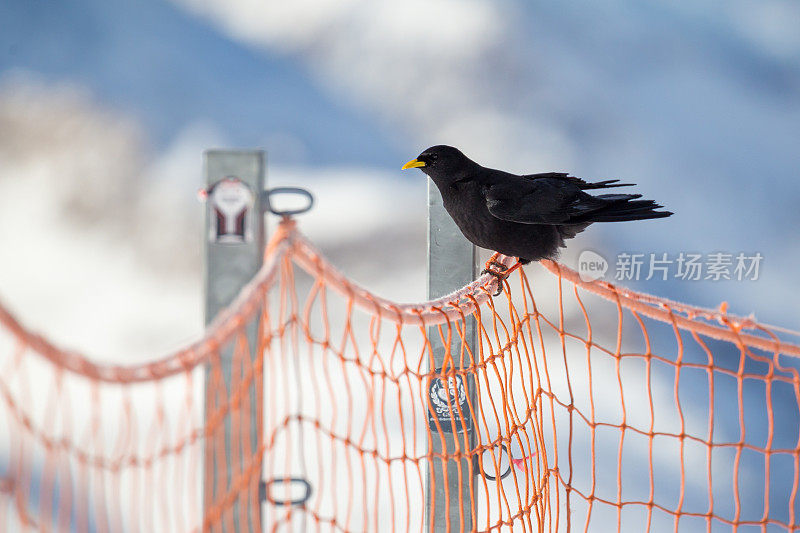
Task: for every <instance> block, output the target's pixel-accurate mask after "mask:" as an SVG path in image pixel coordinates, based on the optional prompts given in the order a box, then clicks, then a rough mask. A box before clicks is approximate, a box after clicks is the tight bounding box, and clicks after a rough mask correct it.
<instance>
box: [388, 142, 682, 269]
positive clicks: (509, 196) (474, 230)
mask: <svg viewBox="0 0 800 533" xmlns="http://www.w3.org/2000/svg"><path fill="white" fill-rule="evenodd" d="M415 167H418V168H419V169H420V170H422V171H423V172H424V173H425V174H427V175H428V176H430V177H431V179H432V180H433V182H434V183H435V184H436V186H437V187H438V188H439V191H440V192H441V194H442V200H443V202H444V207H445V209H447V212H448V213H449V214H450V216H451V217H453V220H455V222H456V224H457V225H458V227H459V229H461V232H462V233H463V234H464V236H465V237H466V238H467V239H469V240H470V241H471V242H472V243H474V244H476V245H478V246H480V247H482V248H488V249H489V250H495V251H497V252H500V253H502V254H504V255H509V256H514V257H518V258H519V260H520V262H521V263H527V262H530V261H538V260H540V259H553V258H555V257H556V256H557V255H558V250H559V248H560V247H563V246H564V240H565V239H570V238H572V237H574V236H575V235H577V234H578V233H580V232H581V231H583V230H584V229H586V227H587V226H589V224H591V223H593V222H620V221H625V220H644V219H649V218H662V217H668V216H670V215H671V214H672V213H670V212H669V211H657V209H659V208H661V206H660V205H658V204H656V203H655V202H654V201H652V200H640V199H639V198H641V195H640V194H599V195H597V196H593V195H591V194H588V193H586V192H584V191H586V190H594V189H610V188H613V187H624V186H629V185H633V184H629V183H619V180H605V181H598V182H594V183H590V182H586V181H584V180H582V179H580V178H576V177H573V176H569V175H568V174H565V173H560V172H546V173H542V174H528V175H521V176H520V175H517V174H511V173H508V172H503V171H502V170H494V169H491V168H485V167H482V166H481V165H479V164H478V163H475V162H474V161H472V160H471V159H469V158H468V157H467V156H465V155H464V154H463V153H461V152H460V151H459V150H458V149H456V148H453V147H452V146H444V145H439V146H433V147H431V148H428V149H427V150H425V151H424V152H422V153H421V154H420V155H419V156H417V158H416V159H414V160H412V161H409V162H408V163H407V164H406V165H405V166H404V167H403V168H404V169H405V168H415Z"/></svg>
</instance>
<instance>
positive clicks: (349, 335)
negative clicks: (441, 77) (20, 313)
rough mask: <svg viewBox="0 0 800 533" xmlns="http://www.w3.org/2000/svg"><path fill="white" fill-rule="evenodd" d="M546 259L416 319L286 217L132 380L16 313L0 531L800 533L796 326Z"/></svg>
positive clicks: (1, 419)
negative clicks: (435, 360)
mask: <svg viewBox="0 0 800 533" xmlns="http://www.w3.org/2000/svg"><path fill="white" fill-rule="evenodd" d="M499 260H500V261H501V264H503V266H505V267H507V268H510V267H511V266H512V265H513V262H514V258H500V259H499ZM541 265H542V267H543V268H542V267H539V266H533V267H532V268H530V269H529V272H528V273H527V274H534V275H533V276H532V278H529V277H528V275H527V274H526V272H523V271H522V269H519V272H518V273H517V275H516V276H514V277H513V278H509V280H507V281H506V283H507V284H508V285H507V286H508V288H509V290H508V291H506V292H505V295H504V296H502V297H499V298H495V297H493V296H492V294H494V292H495V290H496V289H497V287H498V286H499V285H500V282H499V280H498V279H497V278H496V276H493V275H492V274H486V275H484V276H482V277H481V278H479V279H478V280H476V281H475V282H473V283H471V284H470V285H468V286H466V287H463V288H462V289H460V290H458V291H455V292H454V293H452V294H450V295H448V296H446V297H444V298H440V299H437V300H433V301H429V302H423V303H419V304H401V303H396V302H392V301H389V300H387V299H383V298H381V297H379V296H376V295H374V294H372V293H370V292H369V291H367V290H366V289H364V288H362V287H359V286H358V285H356V284H354V283H352V282H351V281H349V280H348V279H347V278H346V277H345V276H344V275H342V274H341V273H339V272H338V271H337V270H336V269H334V268H333V267H332V266H331V265H330V264H329V263H328V262H327V261H326V260H325V258H324V257H323V255H322V254H321V253H320V252H319V251H317V250H316V249H315V248H314V247H313V246H312V245H311V244H310V243H309V242H308V241H307V240H306V239H305V238H304V237H303V236H302V235H301V234H300V233H299V232H298V230H297V229H296V228H295V226H294V222H293V221H291V220H290V219H286V220H284V222H283V223H282V224H281V226H280V227H279V228H278V230H277V232H276V234H275V236H274V238H273V239H272V241H271V243H270V245H269V247H268V251H267V256H266V260H265V264H264V267H263V269H262V270H261V271H260V272H259V274H258V275H257V276H256V277H255V278H254V279H253V281H252V282H251V283H250V284H249V285H248V286H247V287H246V288H245V289H244V290H243V291H242V293H241V294H240V295H239V297H238V298H237V299H236V301H235V302H234V303H233V304H232V306H231V307H230V308H229V309H227V310H226V311H224V312H222V313H221V314H220V315H219V316H218V317H217V319H216V320H215V321H214V322H213V324H212V325H211V327H210V328H209V330H208V331H207V333H206V335H205V336H204V338H203V339H201V340H200V341H198V342H196V343H194V344H192V345H190V346H188V347H186V348H185V349H182V350H179V351H177V352H176V353H174V354H171V355H169V356H167V357H164V358H161V359H159V360H157V361H155V362H153V363H150V364H144V365H138V366H105V365H99V364H96V363H93V362H92V361H91V360H89V359H87V358H85V357H83V356H82V355H80V354H76V353H73V352H68V351H64V350H60V349H58V348H56V347H54V346H53V345H52V344H50V343H49V342H48V341H46V340H45V339H43V338H42V337H39V336H36V335H34V334H32V333H30V332H29V331H28V330H26V329H25V328H23V327H22V326H21V325H20V324H19V323H18V322H17V321H15V320H14V318H13V317H12V316H11V315H10V314H9V313H8V311H6V310H5V309H4V308H2V307H0V427H2V428H5V431H3V432H0V530H3V531H16V530H32V531H53V530H54V531H148V532H149V531H170V532H171V531H201V530H202V531H220V532H221V531H233V530H234V529H235V528H236V527H237V526H238V527H240V528H242V529H245V530H248V528H249V530H258V531H260V530H261V529H262V527H264V526H267V527H268V529H269V530H270V531H273V530H284V531H285V530H287V529H286V528H288V530H305V529H309V530H317V529H321V530H325V531H331V530H333V531H409V530H410V531H427V530H429V529H428V528H429V525H430V524H434V523H436V524H437V526H436V527H438V528H439V529H438V530H442V529H444V530H449V531H461V530H474V531H504V530H514V531H601V532H605V531H611V530H623V531H637V532H639V531H654V532H658V531H664V530H680V531H717V530H720V529H725V530H728V529H734V530H739V531H794V530H796V529H798V527H800V514H798V511H800V508H799V507H800V506H799V505H798V501H797V500H798V488H799V487H800V483H799V481H798V480H799V479H800V453H798V450H799V449H800V444H799V442H800V403H799V400H800V376H799V375H798V370H797V368H798V359H797V357H798V356H800V347H798V346H797V345H795V344H791V343H788V342H786V339H787V337H788V334H787V333H786V332H785V331H782V330H779V329H777V328H771V327H768V326H765V325H763V324H759V323H758V322H756V321H755V320H754V319H752V318H741V317H735V316H732V315H729V314H727V313H725V312H721V311H719V310H708V309H700V308H694V307H690V306H686V305H683V304H679V303H676V302H671V301H668V300H663V299H660V298H656V297H651V296H647V295H643V294H639V293H636V292H633V291H629V290H626V289H624V288H621V287H617V286H615V285H612V284H609V283H604V282H599V281H596V282H589V283H586V282H582V281H581V280H580V279H579V277H578V276H577V274H576V273H574V272H572V271H570V270H568V269H566V268H565V267H563V266H561V265H558V264H555V263H551V262H542V263H541ZM468 323H473V324H474V326H475V330H476V332H477V342H475V343H474V344H470V343H469V342H467V340H468V339H467V335H466V333H465V332H466V331H467V329H468V328H466V327H465V325H466V324H468ZM433 339H436V343H437V344H439V343H440V344H442V345H444V347H445V353H446V354H448V357H447V358H446V361H445V365H444V369H437V368H434V367H433V365H432V363H431V357H430V355H431V350H432V340H433ZM223 358H228V359H229V360H230V361H231V367H232V371H231V372H232V373H231V376H230V379H229V380H227V381H226V380H223V379H222V378H223V370H222V365H221V361H222V359H223ZM459 378H460V379H459ZM437 380H438V381H437ZM434 382H436V383H439V384H440V385H441V386H440V387H439V388H438V389H435V388H434V387H433V385H432V384H433V383H434ZM226 383H229V385H226ZM462 388H464V389H469V390H465V391H464V394H463V395H462ZM203 398H205V399H203ZM248 398H256V399H258V400H259V401H258V402H257V405H262V404H263V405H264V410H263V412H257V413H255V415H256V416H255V417H254V416H253V414H254V413H252V412H250V405H251V402H249V401H247V399H248ZM462 400H463V401H462ZM253 419H255V420H258V421H260V422H258V423H257V424H256V425H257V427H251V423H250V421H251V420H253ZM446 427H449V428H450V430H452V431H455V433H454V435H455V436H456V438H455V439H454V440H453V442H454V443H455V444H454V445H453V446H452V447H445V448H443V449H442V448H437V447H436V446H435V445H434V444H433V443H434V437H437V439H438V440H437V441H443V440H444V439H443V437H444V433H445V431H447V430H446V429H445V428H446ZM253 435H255V438H253V437H252V436H253ZM468 436H469V437H468ZM467 437H468V438H467ZM504 457H507V459H505V458H504ZM509 460H510V461H511V462H513V464H514V467H513V468H508V467H507V461H509ZM504 461H506V462H504ZM447 465H449V466H447ZM431 469H442V472H441V474H443V475H444V477H445V479H447V480H448V481H447V483H445V484H444V486H441V485H440V486H438V488H437V487H432V486H430V484H431V482H430V481H429V479H431V477H430V473H431V472H430V471H431ZM204 472H206V473H209V472H214V475H211V476H204V475H203V473H204ZM433 478H434V479H440V478H441V476H433ZM492 478H500V479H492ZM262 480H263V481H262ZM291 487H294V488H295V489H296V490H299V491H300V494H292V493H285V494H284V493H281V491H282V490H285V491H289V490H290V489H291ZM301 489H302V490H301ZM432 494H439V496H435V497H433V496H431V497H428V495H432ZM259 510H261V512H258V511H259Z"/></svg>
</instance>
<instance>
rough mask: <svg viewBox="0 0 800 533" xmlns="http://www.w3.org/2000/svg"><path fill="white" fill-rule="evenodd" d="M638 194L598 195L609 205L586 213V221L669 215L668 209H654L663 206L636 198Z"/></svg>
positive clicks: (610, 220)
mask: <svg viewBox="0 0 800 533" xmlns="http://www.w3.org/2000/svg"><path fill="white" fill-rule="evenodd" d="M640 197H641V195H640V194H604V195H600V196H598V198H603V199H604V200H606V201H609V202H610V205H608V206H607V207H604V208H602V209H599V210H597V211H594V212H592V213H589V214H587V216H586V219H587V222H588V221H591V222H624V221H626V220H646V219H650V218H664V217H668V216H670V215H671V214H672V213H671V212H669V211H656V210H657V209H661V208H662V207H663V206H662V205H659V204H657V203H655V202H654V201H653V200H637V198H640Z"/></svg>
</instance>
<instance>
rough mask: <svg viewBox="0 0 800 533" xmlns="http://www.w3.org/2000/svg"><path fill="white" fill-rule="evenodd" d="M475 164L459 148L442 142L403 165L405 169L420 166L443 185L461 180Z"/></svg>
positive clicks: (437, 182) (438, 183) (419, 167)
mask: <svg viewBox="0 0 800 533" xmlns="http://www.w3.org/2000/svg"><path fill="white" fill-rule="evenodd" d="M475 166H476V163H475V162H474V161H472V160H471V159H470V158H468V157H467V156H465V155H464V154H463V153H461V150H459V149H458V148H453V147H452V146H446V145H444V144H440V145H437V146H431V147H430V148H428V149H426V150H425V151H423V152H422V153H421V154H419V155H418V156H417V158H416V159H412V160H411V161H409V162H408V163H406V164H405V165H403V170H406V169H409V168H418V169H420V170H421V171H423V172H424V173H425V174H427V175H428V176H430V177H431V178H432V179H433V181H434V182H436V184H437V185H439V186H442V185H447V184H450V183H453V182H455V181H458V180H460V179H461V178H462V177H463V176H464V174H466V173H468V172H469V171H470V170H471V169H472V168H474V167H475Z"/></svg>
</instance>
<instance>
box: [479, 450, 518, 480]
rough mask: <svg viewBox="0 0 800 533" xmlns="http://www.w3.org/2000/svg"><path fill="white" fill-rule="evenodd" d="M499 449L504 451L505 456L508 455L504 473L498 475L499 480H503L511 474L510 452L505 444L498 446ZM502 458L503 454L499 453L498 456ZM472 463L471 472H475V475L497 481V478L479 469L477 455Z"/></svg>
mask: <svg viewBox="0 0 800 533" xmlns="http://www.w3.org/2000/svg"><path fill="white" fill-rule="evenodd" d="M500 449H501V450H505V452H506V455H508V468H506V470H505V472H503V473H502V474H500V479H501V480H503V479H505V478H506V477H508V475H509V474H510V473H511V467H512V463H511V452H510V451H509V450H508V448H507V447H506V445H505V444H501V445H500ZM502 458H503V454H502V453H501V454H500V459H502ZM498 462H499V460H498ZM473 463H474V467H473V471H474V472H475V475H478V474H481V475H483V477H485V478H486V479H488V480H489V481H497V478H496V477H495V476H492V475H489V474H487V473H486V471H485V470H482V469H481V468H480V460H479V459H478V456H477V455H476V456H475V458H474V459H473Z"/></svg>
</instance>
